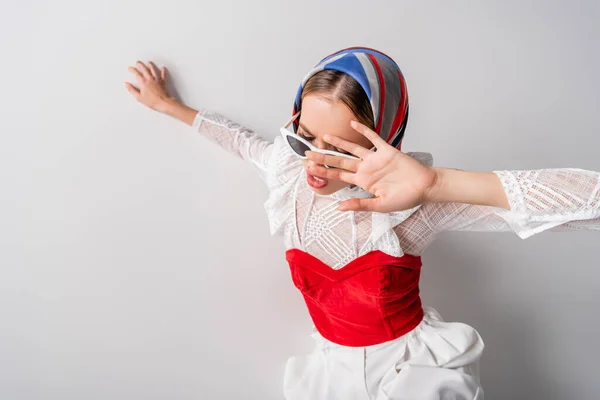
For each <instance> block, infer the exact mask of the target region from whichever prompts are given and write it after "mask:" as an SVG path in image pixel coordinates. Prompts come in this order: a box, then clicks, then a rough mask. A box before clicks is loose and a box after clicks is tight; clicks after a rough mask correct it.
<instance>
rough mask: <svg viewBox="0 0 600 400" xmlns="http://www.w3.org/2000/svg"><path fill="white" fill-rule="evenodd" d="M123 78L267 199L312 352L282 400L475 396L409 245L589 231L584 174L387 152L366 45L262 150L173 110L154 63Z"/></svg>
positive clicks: (461, 327)
mask: <svg viewBox="0 0 600 400" xmlns="http://www.w3.org/2000/svg"><path fill="white" fill-rule="evenodd" d="M130 71H131V72H132V73H133V74H134V75H135V76H136V78H137V83H138V85H137V87H135V86H133V85H132V84H131V83H126V86H127V88H128V90H129V91H130V93H131V94H132V95H134V96H135V97H136V98H137V100H138V101H140V102H141V103H142V104H144V105H146V106H148V107H150V108H152V109H154V110H157V111H160V112H163V113H166V114H168V115H170V116H172V117H175V118H177V119H180V120H181V121H183V122H185V123H187V124H189V125H191V126H192V127H193V128H194V129H195V130H196V131H198V132H200V133H201V134H203V135H204V136H206V137H207V138H209V139H210V140H212V141H214V142H216V143H217V144H218V145H220V146H221V147H223V148H224V149H225V150H227V151H229V152H231V153H233V154H235V155H237V156H238V157H241V158H243V159H244V160H247V161H249V162H250V163H251V164H252V165H254V167H255V168H256V169H257V171H258V173H259V174H260V176H261V177H262V178H263V180H264V181H265V182H266V184H267V186H268V188H269V190H270V194H269V198H268V200H267V202H266V204H265V209H266V211H267V215H268V218H269V222H270V228H271V233H272V234H279V235H281V236H283V240H284V241H285V245H286V248H287V253H286V258H287V260H288V262H289V266H290V271H291V276H292V279H293V282H294V284H295V286H296V287H297V288H298V289H299V290H300V292H301V294H302V296H303V297H304V300H305V302H306V305H307V308H308V311H309V313H310V315H311V317H312V320H313V322H314V331H313V334H312V336H313V337H314V339H315V343H316V347H315V349H314V351H313V352H311V353H310V354H306V355H301V356H297V357H291V358H290V359H289V360H288V363H287V365H286V371H285V378H284V393H285V397H286V398H287V399H302V400H307V399H310V400H319V399H327V400H334V399H340V400H351V399H371V400H384V399H482V398H483V390H482V388H481V385H480V382H479V376H478V361H479V359H480V356H481V353H482V351H483V348H484V345H483V341H482V339H481V337H480V336H479V334H478V333H477V331H476V330H475V329H473V328H472V327H470V326H468V325H465V324H462V323H456V322H454V323H450V322H444V321H443V320H442V319H441V318H440V315H439V314H438V313H437V312H436V310H434V309H433V308H428V307H423V306H422V305H421V301H420V298H419V276H420V269H421V258H420V256H421V254H422V253H423V251H424V250H425V249H426V248H427V247H428V246H429V245H430V244H431V242H432V241H433V239H434V238H435V237H436V235H437V234H438V233H440V232H442V231H446V230H473V231H513V232H515V233H516V234H518V235H519V236H520V237H522V238H526V237H529V236H531V235H533V234H536V233H539V232H542V231H546V230H549V229H600V174H599V173H598V172H592V171H585V170H579V169H546V170H536V171H498V172H490V173H474V172H466V171H456V170H450V169H444V168H434V167H432V158H431V156H430V155H429V154H425V153H406V154H405V153H402V152H401V151H399V149H400V147H401V143H402V139H403V136H404V131H405V128H406V123H407V120H408V111H409V103H408V93H407V89H406V82H405V80H404V77H403V75H402V73H401V71H400V69H399V68H398V65H397V64H396V63H395V62H394V61H393V60H392V59H391V58H390V57H388V56H387V55H385V54H383V53H381V52H379V51H377V50H373V49H368V48H358V47H356V48H349V49H344V50H341V51H338V52H336V53H334V54H331V55H329V56H327V57H326V58H324V59H323V60H321V61H320V62H319V63H318V64H317V66H316V67H315V68H313V69H312V70H311V71H309V72H308V74H307V75H306V76H305V77H304V79H303V80H302V83H301V85H300V87H299V89H298V92H297V94H296V98H295V100H294V106H293V113H292V119H291V120H290V121H289V122H288V123H287V124H284V126H283V127H282V129H281V135H279V136H278V137H277V138H276V139H275V140H274V141H273V142H270V141H267V140H264V139H263V138H261V137H259V136H258V135H256V134H255V133H254V132H253V131H252V130H250V129H247V128H245V127H243V126H240V125H239V124H237V123H235V122H233V121H231V120H229V119H227V118H226V117H224V116H223V115H220V114H218V113H215V112H212V111H209V110H206V109H202V110H195V109H192V108H190V107H188V106H186V105H183V104H180V103H179V102H177V101H176V100H175V99H173V98H172V97H171V96H169V94H168V93H167V90H166V69H165V68H164V67H163V68H162V69H161V71H160V72H159V71H158V70H157V68H156V67H155V66H154V65H153V64H152V63H148V65H146V64H144V63H142V62H138V63H137V65H136V67H130ZM352 121H355V122H352ZM307 157H308V158H307ZM348 210H350V211H348ZM359 210H363V211H359Z"/></svg>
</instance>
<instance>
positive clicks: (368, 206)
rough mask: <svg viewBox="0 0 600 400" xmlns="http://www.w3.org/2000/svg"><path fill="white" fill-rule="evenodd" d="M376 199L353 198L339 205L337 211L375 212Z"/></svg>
mask: <svg viewBox="0 0 600 400" xmlns="http://www.w3.org/2000/svg"><path fill="white" fill-rule="evenodd" d="M377 202H378V199H377V198H374V199H359V198H354V199H350V200H346V201H343V202H341V203H340V205H339V206H338V210H340V211H375V210H376V208H377Z"/></svg>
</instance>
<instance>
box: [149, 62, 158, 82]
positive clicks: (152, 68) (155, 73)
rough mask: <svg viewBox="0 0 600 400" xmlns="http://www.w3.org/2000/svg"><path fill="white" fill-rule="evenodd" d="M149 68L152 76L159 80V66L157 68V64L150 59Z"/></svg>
mask: <svg viewBox="0 0 600 400" xmlns="http://www.w3.org/2000/svg"><path fill="white" fill-rule="evenodd" d="M148 69H150V73H151V74H152V76H153V77H154V79H156V80H157V81H159V80H160V74H159V72H158V68H156V65H154V63H153V62H152V61H148Z"/></svg>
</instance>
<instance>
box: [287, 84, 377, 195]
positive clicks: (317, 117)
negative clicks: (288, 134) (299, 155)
mask: <svg viewBox="0 0 600 400" xmlns="http://www.w3.org/2000/svg"><path fill="white" fill-rule="evenodd" d="M352 120H356V117H355V116H354V114H352V111H350V109H349V108H348V107H347V106H346V105H345V104H344V103H342V102H341V101H338V100H329V99H326V98H324V97H321V96H319V95H317V94H309V95H307V96H306V97H304V99H303V100H302V113H301V114H300V120H299V125H300V126H299V128H298V131H297V133H298V135H300V136H302V137H303V138H304V139H306V140H308V141H309V142H311V143H312V144H313V145H314V146H315V147H318V148H320V149H324V150H333V151H339V152H342V153H345V151H343V150H341V149H337V148H335V147H333V146H332V145H330V144H328V143H326V142H325V141H323V136H324V135H326V134H330V135H333V136H338V137H340V138H342V139H345V140H348V141H350V142H353V143H356V144H359V145H361V146H363V147H365V148H368V149H370V148H372V147H373V145H372V144H371V142H370V141H369V140H368V139H367V138H365V137H364V136H363V135H361V134H360V133H358V132H357V131H355V130H354V129H352V127H351V126H350V121H352ZM303 163H304V169H305V170H307V168H308V167H309V166H310V165H315V163H314V162H313V161H309V160H303ZM306 175H307V176H306V180H307V182H308V185H309V186H310V187H311V189H312V190H314V191H315V192H316V193H318V194H321V195H329V194H332V193H335V192H337V191H338V190H340V189H343V188H345V187H346V186H349V185H348V184H347V183H346V182H343V181H338V180H331V179H330V180H328V179H321V178H317V177H315V176H312V175H310V174H309V173H308V171H307V172H306Z"/></svg>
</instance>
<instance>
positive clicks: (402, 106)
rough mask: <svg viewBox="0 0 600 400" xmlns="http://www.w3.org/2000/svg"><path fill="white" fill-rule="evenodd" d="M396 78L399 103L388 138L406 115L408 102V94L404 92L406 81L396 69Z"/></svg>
mask: <svg viewBox="0 0 600 400" xmlns="http://www.w3.org/2000/svg"><path fill="white" fill-rule="evenodd" d="M398 79H399V80H400V96H402V97H401V99H400V103H399V104H398V111H397V112H396V116H395V117H394V123H393V124H392V129H391V130H390V139H391V135H394V134H395V133H396V132H397V131H398V128H399V127H400V125H402V122H404V117H405V116H406V106H407V104H408V95H407V93H406V82H405V81H404V77H403V76H402V74H401V73H400V71H398ZM388 140H389V139H388Z"/></svg>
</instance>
